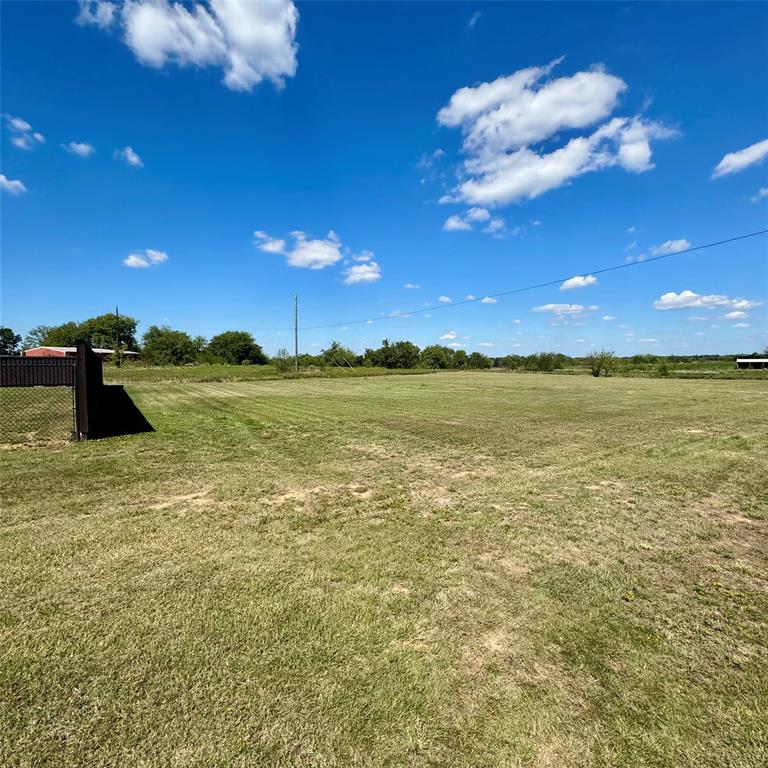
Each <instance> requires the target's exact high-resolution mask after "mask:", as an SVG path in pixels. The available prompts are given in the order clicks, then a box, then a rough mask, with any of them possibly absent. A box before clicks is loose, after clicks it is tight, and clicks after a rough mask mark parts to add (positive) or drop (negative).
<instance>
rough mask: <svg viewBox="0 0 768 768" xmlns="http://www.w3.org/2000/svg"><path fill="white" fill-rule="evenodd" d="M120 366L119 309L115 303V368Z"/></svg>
mask: <svg viewBox="0 0 768 768" xmlns="http://www.w3.org/2000/svg"><path fill="white" fill-rule="evenodd" d="M119 367H120V310H119V309H118V308H117V304H115V368H119Z"/></svg>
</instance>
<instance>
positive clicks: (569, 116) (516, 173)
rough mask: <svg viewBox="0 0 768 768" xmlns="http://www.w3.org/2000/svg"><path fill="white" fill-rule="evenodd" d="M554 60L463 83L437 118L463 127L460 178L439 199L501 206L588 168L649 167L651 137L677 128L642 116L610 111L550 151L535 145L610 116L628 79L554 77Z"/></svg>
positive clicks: (597, 74)
mask: <svg viewBox="0 0 768 768" xmlns="http://www.w3.org/2000/svg"><path fill="white" fill-rule="evenodd" d="M560 61H562V59H557V60H556V61H553V62H551V63H550V64H548V65H547V66H544V67H529V68H527V69H521V70H519V71H517V72H515V73H514V74H512V75H508V76H506V77H500V78H498V79H496V80H494V81H493V82H489V83H482V84H480V85H478V86H475V87H466V88H460V89H459V90H458V91H456V92H455V93H454V94H453V95H452V96H451V99H450V102H449V103H448V105H447V106H446V107H443V109H441V110H440V111H439V112H438V115H437V120H438V123H440V124H441V125H444V126H449V127H461V130H462V134H463V144H462V146H463V150H464V152H465V153H466V155H467V159H466V160H465V161H464V163H463V167H462V171H463V174H464V180H463V181H461V182H460V183H459V185H458V186H457V187H456V188H455V189H454V190H453V191H452V193H451V194H449V195H445V196H443V198H441V202H457V201H466V202H468V203H470V204H474V205H501V204H506V203H510V202H515V201H518V200H521V199H524V198H534V197H538V196H539V195H541V194H544V193H545V192H547V191H548V190H550V189H554V188H556V187H559V186H562V185H563V184H565V183H567V182H568V181H569V180H570V179H572V178H575V177H576V176H579V175H581V174H583V173H587V172H589V171H596V170H600V169H602V168H607V167H610V166H615V165H619V166H621V167H622V168H624V169H625V170H627V171H631V172H635V173H639V172H643V171H647V170H650V169H651V168H653V163H652V162H651V148H650V141H651V140H652V139H663V138H669V137H671V136H673V135H675V131H672V130H670V129H669V128H667V127H665V126H663V125H661V124H659V123H654V122H650V121H646V120H644V119H643V118H641V117H640V116H635V117H631V118H629V117H615V118H613V119H612V120H610V121H608V122H606V123H604V124H602V125H599V127H598V128H597V129H596V130H594V131H593V132H592V133H591V134H590V135H586V136H578V137H575V138H571V139H570V140H569V141H568V142H567V143H565V144H563V145H562V146H560V147H559V148H558V149H555V150H553V151H545V150H543V149H541V150H539V151H537V150H534V149H532V148H531V147H534V146H535V145H541V144H542V143H543V142H545V141H547V140H548V139H551V138H552V137H554V136H555V135H556V134H558V132H560V131H568V130H574V129H583V128H587V127H588V126H591V125H595V124H596V123H600V122H601V121H603V120H605V119H606V118H608V116H609V115H610V113H611V112H612V111H613V110H614V108H615V107H616V105H617V103H618V99H619V96H620V95H621V94H622V93H623V92H624V91H625V90H626V88H627V86H626V84H625V83H624V81H623V80H621V79H620V78H618V77H616V76H614V75H610V74H608V73H607V72H605V71H603V70H602V69H600V68H593V69H591V70H589V71H582V72H577V73H576V74H575V75H572V76H570V77H561V78H558V79H551V78H549V75H550V73H551V71H552V69H553V68H554V67H555V66H556V65H557V64H559V63H560Z"/></svg>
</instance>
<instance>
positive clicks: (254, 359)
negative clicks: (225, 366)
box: [205, 331, 267, 365]
mask: <svg viewBox="0 0 768 768" xmlns="http://www.w3.org/2000/svg"><path fill="white" fill-rule="evenodd" d="M205 351H206V356H207V357H209V358H211V359H213V360H215V361H216V362H220V363H229V365H242V364H243V363H252V364H253V365H264V364H266V362H267V356H266V355H265V354H264V350H263V349H262V348H261V347H260V346H259V345H258V344H257V343H256V342H255V341H254V340H253V336H251V334H250V333H247V332H246V331H225V332H224V333H220V334H219V335H218V336H214V337H213V338H212V339H211V341H210V343H209V344H208V346H207V348H206V350H205Z"/></svg>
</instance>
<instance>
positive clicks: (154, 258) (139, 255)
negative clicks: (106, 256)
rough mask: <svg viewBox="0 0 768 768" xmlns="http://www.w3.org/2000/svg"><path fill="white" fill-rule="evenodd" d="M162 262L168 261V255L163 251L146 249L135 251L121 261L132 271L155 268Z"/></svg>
mask: <svg viewBox="0 0 768 768" xmlns="http://www.w3.org/2000/svg"><path fill="white" fill-rule="evenodd" d="M164 261H168V254H167V253H166V252H165V251H156V250H154V249H152V248H146V249H145V250H144V251H135V252H134V253H132V254H130V255H129V256H126V257H125V258H124V259H123V264H125V266H126V267H133V268H134V269H148V268H149V267H156V266H157V265H158V264H162V263H163V262H164Z"/></svg>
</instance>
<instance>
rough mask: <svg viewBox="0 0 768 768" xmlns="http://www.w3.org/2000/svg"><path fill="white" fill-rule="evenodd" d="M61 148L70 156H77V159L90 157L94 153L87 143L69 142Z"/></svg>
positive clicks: (90, 145) (91, 146)
mask: <svg viewBox="0 0 768 768" xmlns="http://www.w3.org/2000/svg"><path fill="white" fill-rule="evenodd" d="M61 146H62V149H64V150H65V151H66V152H69V154H70V155H77V156H78V157H90V156H91V155H92V154H93V153H94V152H95V151H96V150H95V149H94V147H93V144H89V143H88V142H87V141H70V142H69V143H68V144H62V145H61Z"/></svg>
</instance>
